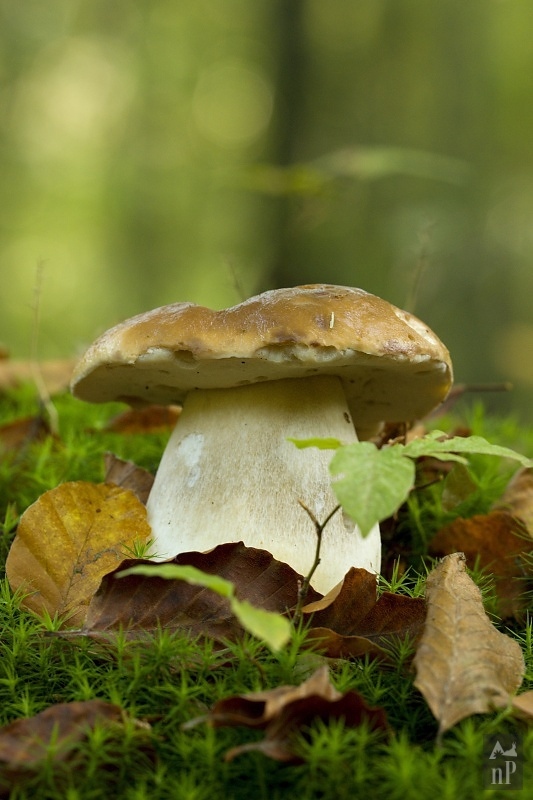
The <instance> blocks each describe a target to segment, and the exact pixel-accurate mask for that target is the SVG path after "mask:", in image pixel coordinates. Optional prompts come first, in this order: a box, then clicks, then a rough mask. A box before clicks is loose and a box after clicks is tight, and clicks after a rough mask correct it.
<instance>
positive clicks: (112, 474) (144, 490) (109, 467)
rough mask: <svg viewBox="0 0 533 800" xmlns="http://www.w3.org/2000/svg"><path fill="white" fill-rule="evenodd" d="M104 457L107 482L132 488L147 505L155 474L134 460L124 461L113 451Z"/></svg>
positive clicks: (124, 487) (123, 487)
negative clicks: (139, 465)
mask: <svg viewBox="0 0 533 800" xmlns="http://www.w3.org/2000/svg"><path fill="white" fill-rule="evenodd" d="M104 459H105V482H106V483H114V484H115V485H116V486H120V487H121V488H122V489H130V491H132V492H133V493H134V494H135V495H137V497H138V498H139V500H140V501H141V503H144V504H145V505H146V501H147V500H148V495H149V494H150V489H151V488H152V485H153V483H154V476H153V475H152V474H151V473H150V472H148V470H146V469H142V467H138V466H137V465H136V464H134V463H133V461H124V460H123V459H122V458H119V457H118V456H115V455H113V453H106V454H105V456H104Z"/></svg>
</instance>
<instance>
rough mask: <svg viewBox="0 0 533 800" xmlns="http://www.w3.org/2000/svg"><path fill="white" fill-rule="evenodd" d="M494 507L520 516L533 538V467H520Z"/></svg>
mask: <svg viewBox="0 0 533 800" xmlns="http://www.w3.org/2000/svg"><path fill="white" fill-rule="evenodd" d="M493 508H494V509H503V510H505V511H508V512H509V514H513V516H515V517H519V519H521V520H522V522H523V523H524V525H525V527H526V530H527V532H528V534H529V536H530V537H531V539H533V469H527V468H525V469H519V470H518V472H517V473H516V474H515V475H514V476H513V478H512V479H511V480H510V482H509V485H508V486H507V488H506V490H505V492H504V493H503V495H502V496H501V497H500V499H499V500H498V502H497V503H495V504H494V506H493Z"/></svg>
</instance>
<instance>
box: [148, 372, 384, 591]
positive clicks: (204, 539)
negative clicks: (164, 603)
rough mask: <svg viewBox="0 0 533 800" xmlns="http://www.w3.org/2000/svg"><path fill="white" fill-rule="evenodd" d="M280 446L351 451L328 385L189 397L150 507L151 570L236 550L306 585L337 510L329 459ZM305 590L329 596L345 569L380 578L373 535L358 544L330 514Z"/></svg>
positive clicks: (341, 519) (323, 380) (305, 383)
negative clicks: (284, 569)
mask: <svg viewBox="0 0 533 800" xmlns="http://www.w3.org/2000/svg"><path fill="white" fill-rule="evenodd" d="M288 437H293V438H296V439H306V438H310V437H335V438H337V439H339V440H340V441H341V442H343V443H344V444H350V443H352V442H356V441H357V437H356V434H355V429H354V426H353V424H352V421H351V417H350V414H349V411H348V408H347V405H346V400H345V397H344V392H343V389H342V386H341V382H340V380H339V379H338V378H336V377H331V376H326V377H313V378H298V379H289V380H280V381H269V382H265V383H255V384H252V385H247V386H240V387H238V388H234V389H211V390H207V389H201V390H195V391H193V392H191V393H190V394H189V395H188V396H187V399H186V401H185V404H184V407H183V411H182V413H181V415H180V419H179V422H178V424H177V425H176V428H175V429H174V431H173V433H172V435H171V437H170V440H169V442H168V445H167V447H166V450H165V452H164V454H163V458H162V460H161V464H160V467H159V470H158V472H157V475H156V479H155V482H154V485H153V488H152V491H151V493H150V497H149V499H148V519H149V521H150V524H151V526H152V531H153V537H154V548H153V550H154V553H155V558H156V559H157V560H161V559H169V558H172V557H174V556H175V555H177V554H179V553H183V552H188V551H191V550H193V551H207V550H210V549H212V548H213V547H215V546H216V545H218V544H222V543H225V542H238V541H241V540H242V541H243V542H244V544H245V545H247V546H248V547H256V548H261V549H264V550H268V551H269V552H270V553H271V554H272V555H273V556H274V557H275V558H276V559H278V560H279V561H284V562H286V563H288V564H290V566H291V567H293V569H295V570H296V571H297V572H299V573H301V574H302V575H304V576H305V575H307V574H308V573H309V570H310V569H311V566H312V564H313V560H314V556H315V549H316V530H315V527H314V525H313V523H312V521H311V519H310V518H309V516H308V514H307V513H306V512H305V510H304V509H303V508H302V507H301V505H300V503H299V502H298V501H302V502H303V503H304V504H305V505H306V506H307V508H308V509H309V510H310V511H312V513H313V514H314V515H315V517H316V519H317V520H318V522H322V521H324V520H325V519H326V517H327V516H328V514H329V513H330V512H331V511H332V510H333V509H334V508H335V506H336V505H337V500H336V498H335V495H334V494H333V491H332V489H331V478H330V473H329V469H328V465H329V462H330V461H331V458H332V451H331V450H319V449H317V448H314V447H313V448H308V449H305V450H298V449H297V448H296V446H295V445H294V444H293V443H292V442H290V441H288ZM320 559H321V560H320V565H319V567H318V569H317V570H316V572H315V574H314V577H313V580H312V585H313V586H314V588H315V589H317V590H318V591H320V592H322V593H323V594H325V593H327V592H328V591H329V590H330V589H331V588H332V587H333V586H335V585H336V584H337V583H338V582H339V581H341V580H342V578H343V577H344V575H345V574H346V572H347V571H348V569H349V568H350V567H352V566H355V567H363V568H365V569H367V570H368V571H370V572H379V569H380V562H381V542H380V533H379V527H378V526H377V525H376V527H375V528H374V529H373V530H372V531H371V532H370V534H369V535H368V536H366V537H364V538H363V537H362V536H361V533H360V532H359V530H358V529H357V527H356V526H355V525H354V523H353V522H352V521H351V520H350V519H348V518H347V517H345V516H344V515H343V514H342V512H341V511H338V512H337V513H336V514H335V515H334V516H333V517H332V519H331V520H330V521H329V522H328V523H327V525H326V527H325V529H324V533H323V537H322V547H321V554H320Z"/></svg>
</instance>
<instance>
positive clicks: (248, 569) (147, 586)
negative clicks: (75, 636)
mask: <svg viewBox="0 0 533 800" xmlns="http://www.w3.org/2000/svg"><path fill="white" fill-rule="evenodd" d="M169 563H170V564H179V565H190V566H193V567H196V568H197V569H199V570H202V572H206V573H209V574H211V575H217V576H218V577H220V578H224V579H225V580H228V581H230V582H231V583H233V585H234V586H235V595H236V596H237V597H238V599H239V600H248V601H249V602H250V603H251V604H252V605H254V606H256V607H257V608H262V609H265V610H267V611H276V612H278V613H283V612H285V611H286V610H287V609H288V608H292V607H293V606H294V605H295V604H296V602H297V597H298V583H299V581H301V579H302V576H301V575H298V574H297V573H296V572H295V571H294V570H293V569H292V568H291V567H289V566H288V565H287V564H282V563H281V562H279V561H276V560H275V559H274V558H273V556H271V555H270V553H268V552H267V551H266V550H256V549H255V548H253V547H245V546H244V545H243V543H242V542H237V543H230V544H222V545H219V546H218V547H215V548H214V549H213V550H210V551H209V552H208V553H182V554H181V555H179V556H177V557H176V558H175V559H173V560H172V561H170V562H166V564H169ZM140 564H150V566H151V567H152V568H153V567H157V564H154V563H153V562H146V561H128V562H125V563H124V564H122V565H121V567H120V570H119V571H123V570H125V569H129V568H131V567H133V566H138V565H140ZM164 566H165V564H161V567H164ZM311 596H312V597H315V598H318V597H319V596H320V595H318V593H316V592H314V593H313V591H312V590H311ZM160 627H164V628H165V629H167V630H178V629H183V630H187V631H189V632H190V633H191V634H192V635H193V636H209V637H211V638H213V639H215V640H216V641H224V640H226V639H229V640H235V639H237V638H240V637H241V636H242V634H243V629H242V626H241V625H240V623H239V621H238V620H237V619H236V617H235V616H234V615H233V613H232V611H231V607H230V602H229V600H228V598H226V597H221V596H220V595H219V594H216V593H215V592H213V591H211V590H210V589H207V588H204V587H202V586H195V585H192V584H189V583H187V582H185V581H172V580H171V581H169V580H165V579H164V578H159V577H153V576H150V577H148V576H139V575H128V576H126V577H123V578H120V579H116V578H115V574H114V573H112V574H109V575H106V576H105V577H104V578H103V580H102V583H101V585H100V588H99V590H98V592H97V593H96V595H95V597H94V598H93V600H92V602H91V605H90V608H89V613H88V616H87V623H86V632H87V633H88V634H89V635H90V636H92V637H94V638H99V637H100V636H101V635H102V634H105V633H106V632H107V633H109V632H113V631H117V630H119V629H121V628H123V629H126V630H127V632H128V635H129V636H130V637H139V636H143V635H146V634H150V633H153V632H155V631H157V630H158V628H160Z"/></svg>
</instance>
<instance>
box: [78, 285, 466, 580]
mask: <svg viewBox="0 0 533 800" xmlns="http://www.w3.org/2000/svg"><path fill="white" fill-rule="evenodd" d="M451 382H452V367H451V363H450V357H449V354H448V351H447V350H446V348H445V347H444V345H443V344H442V343H441V342H440V341H439V339H438V338H437V337H436V336H435V335H434V334H433V333H432V332H431V331H430V330H429V328H428V327H427V326H426V325H424V324H423V323H422V322H421V321H420V320H418V319H417V318H416V317H414V316H412V315H411V314H409V313H407V312H406V311H402V310H400V309H398V308H396V307H395V306H393V305H391V304H390V303H388V302H386V301H385V300H381V299H380V298H378V297H376V296H374V295H371V294H368V293H367V292H365V291H363V290H362V289H354V288H348V287H343V286H331V285H327V284H317V285H309V286H296V287H294V288H288V289H275V290H272V291H268V292H264V293H263V294H260V295H257V296H256V297H252V298H250V299H249V300H246V301H244V302H243V303H240V304H239V305H236V306H234V307H233V308H228V309H224V310H221V311H213V310H211V309H209V308H204V307H202V306H198V305H195V304H193V303H174V304H172V305H168V306H164V307H163V308H158V309H155V310H153V311H149V312H147V313H145V314H140V315H138V316H136V317H133V318H132V319H129V320H126V321H125V322H123V323H121V324H119V325H117V326H116V327H114V328H112V329H111V330H109V331H107V332H106V333H104V334H103V335H102V336H101V337H100V338H99V339H98V340H97V341H96V342H95V343H94V344H93V345H92V346H91V347H90V348H89V350H88V351H87V353H86V354H85V356H84V357H83V358H82V360H81V361H80V362H79V364H78V365H77V367H76V369H75V371H74V375H73V378H72V384H71V387H72V392H73V394H74V395H75V396H77V397H79V398H81V399H84V400H87V401H91V402H106V401H111V400H122V401H125V402H128V403H130V404H132V405H138V404H143V403H163V404H165V403H172V404H174V403H182V404H183V410H182V413H181V415H180V419H179V421H178V424H177V425H176V427H175V429H174V431H173V433H172V434H171V436H170V439H169V441H168V444H167V447H166V449H165V452H164V454H163V457H162V459H161V463H160V466H159V469H158V471H157V475H156V478H155V481H154V485H153V488H152V490H151V493H150V497H149V499H148V503H147V509H148V519H149V521H150V524H151V526H152V531H153V537H154V548H155V552H156V555H155V556H154V558H155V559H170V558H172V557H174V556H175V555H177V554H179V553H183V552H187V551H190V550H196V551H206V550H209V549H211V548H213V547H215V546H216V545H218V544H222V543H225V542H237V541H241V540H242V541H243V542H244V543H245V545H247V546H249V547H255V548H262V549H266V550H268V551H269V552H270V553H272V555H273V556H274V557H275V558H276V559H278V560H280V561H284V562H286V563H288V564H290V566H291V567H293V568H294V569H295V570H296V571H297V572H299V573H301V574H303V575H307V574H308V573H309V570H310V568H311V566H312V563H313V560H314V555H315V546H316V532H315V528H314V526H313V525H312V523H311V521H310V519H309V517H308V515H307V514H306V513H305V511H304V510H303V509H302V507H301V505H300V503H303V504H304V505H305V506H306V507H307V509H308V510H309V511H311V512H312V514H313V515H314V516H315V518H316V519H317V520H318V521H319V522H320V521H323V520H325V518H326V517H327V516H328V514H329V513H330V512H331V511H332V510H333V509H334V508H335V506H336V499H335V495H334V494H333V491H332V488H331V480H330V474H329V469H328V465H329V462H330V460H331V451H324V450H319V449H318V448H311V449H308V450H298V449H297V448H296V447H295V446H294V444H293V443H292V442H290V441H289V438H297V439H305V438H309V437H334V438H336V439H338V440H340V441H341V442H342V443H344V444H349V443H352V442H356V441H357V440H358V435H359V438H368V437H369V436H370V435H372V433H373V432H375V431H376V429H377V428H378V427H379V425H380V423H382V422H383V421H388V422H396V421H410V420H414V419H418V418H420V417H422V416H424V415H425V414H426V413H427V412H429V411H430V410H431V409H433V408H434V407H436V406H437V405H438V404H439V403H440V402H441V401H442V400H443V399H444V398H445V397H446V395H447V393H448V391H449V388H450V386H451ZM380 562H381V543H380V532H379V527H378V526H375V528H374V529H373V530H372V531H371V532H370V533H369V534H368V535H367V536H366V537H363V536H362V535H361V533H360V532H359V530H358V529H357V527H356V526H355V524H354V523H353V521H352V520H350V519H349V518H347V517H346V516H345V515H343V514H342V513H336V514H335V515H334V516H333V517H332V518H331V519H330V520H329V522H328V523H327V525H326V526H325V529H324V532H323V538H322V546H321V560H320V564H319V566H318V568H317V570H316V572H315V573H314V576H313V581H312V583H313V586H314V587H315V589H317V590H318V591H320V592H322V593H327V592H328V591H329V590H330V589H331V588H332V587H333V586H334V585H336V584H337V583H338V582H339V581H340V580H342V578H343V577H344V575H345V573H346V572H347V571H348V569H349V568H350V567H352V566H356V567H363V568H365V569H367V570H369V571H372V572H379V569H380Z"/></svg>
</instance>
